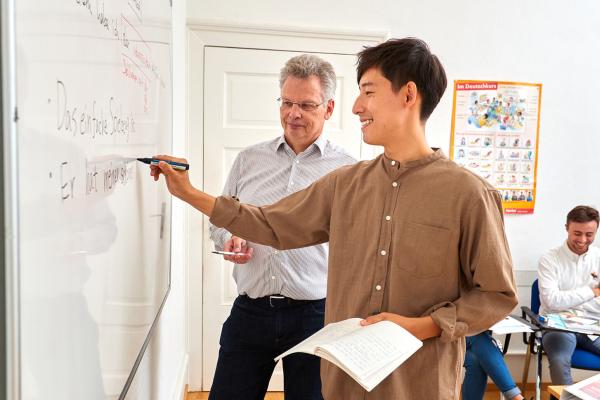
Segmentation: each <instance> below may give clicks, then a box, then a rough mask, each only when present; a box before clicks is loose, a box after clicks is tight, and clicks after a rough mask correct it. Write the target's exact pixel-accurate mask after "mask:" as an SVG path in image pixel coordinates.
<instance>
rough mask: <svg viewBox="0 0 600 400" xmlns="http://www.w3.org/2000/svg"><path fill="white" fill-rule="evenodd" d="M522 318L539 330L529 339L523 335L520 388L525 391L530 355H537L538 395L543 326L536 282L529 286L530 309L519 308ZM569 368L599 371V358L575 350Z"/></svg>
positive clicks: (537, 390) (537, 391) (540, 375)
mask: <svg viewBox="0 0 600 400" xmlns="http://www.w3.org/2000/svg"><path fill="white" fill-rule="evenodd" d="M521 311H522V315H523V318H529V320H530V321H531V322H532V323H533V324H534V325H536V326H538V327H539V328H540V330H538V331H537V332H534V333H530V334H529V337H527V336H526V335H525V334H524V335H523V336H524V341H525V344H527V345H528V346H527V354H526V356H525V364H524V365H523V382H522V387H523V390H525V386H526V384H527V377H528V376H529V362H530V358H531V354H537V364H538V367H537V374H536V393H539V390H540V388H541V381H542V351H543V349H542V331H543V329H544V328H543V325H542V323H541V322H540V321H539V319H538V317H539V316H538V313H539V311H540V288H539V286H538V280H537V279H536V280H535V281H533V284H532V285H531V308H529V307H526V306H522V307H521ZM571 368H575V369H584V370H591V371H600V356H597V355H596V354H594V353H590V352H589V351H586V350H583V349H579V348H576V349H575V352H574V353H573V356H572V357H571Z"/></svg>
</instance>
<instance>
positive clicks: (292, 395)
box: [209, 296, 325, 400]
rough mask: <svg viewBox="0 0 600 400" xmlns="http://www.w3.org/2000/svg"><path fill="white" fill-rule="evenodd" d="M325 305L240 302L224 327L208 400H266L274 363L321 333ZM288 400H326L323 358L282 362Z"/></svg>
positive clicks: (301, 357) (317, 302) (242, 299)
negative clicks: (277, 358)
mask: <svg viewBox="0 0 600 400" xmlns="http://www.w3.org/2000/svg"><path fill="white" fill-rule="evenodd" d="M324 315H325V299H322V300H314V301H308V300H307V301H294V300H289V299H283V300H277V299H269V297H268V296H267V297H263V298H259V299H251V298H249V297H247V296H238V298H237V299H236V300H235V302H234V303H233V308H232V309H231V314H230V315H229V318H228V319H227V320H226V321H225V323H224V324H223V329H222V330H221V339H220V345H221V348H220V350H219V359H218V361H217V369H216V372H215V378H214V380H213V384H212V387H211V390H210V394H209V400H263V399H264V398H265V393H266V391H267V386H268V385H269V380H270V378H271V375H272V374H273V369H274V368H275V361H273V359H274V358H275V357H277V356H278V355H279V354H281V353H283V352H284V351H286V350H288V349H289V348H290V347H293V346H295V345H296V344H298V343H300V342H301V341H303V340H304V339H306V338H307V337H309V336H310V335H312V334H313V333H315V332H316V331H318V330H319V329H321V328H322V327H323V320H324ZM282 361H283V385H284V391H285V398H286V400H322V399H323V396H322V395H321V377H320V363H321V360H320V358H319V357H316V356H313V355H309V354H304V353H294V354H292V355H289V356H287V357H285V358H284V359H283V360H282Z"/></svg>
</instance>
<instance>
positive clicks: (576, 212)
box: [567, 206, 600, 225]
mask: <svg viewBox="0 0 600 400" xmlns="http://www.w3.org/2000/svg"><path fill="white" fill-rule="evenodd" d="M590 221H596V224H600V217H599V216H598V210H596V209H595V208H594V207H590V206H577V207H575V208H574V209H572V210H571V211H569V213H568V214H567V225H568V224H569V222H590Z"/></svg>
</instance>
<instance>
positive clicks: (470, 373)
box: [462, 331, 521, 400]
mask: <svg viewBox="0 0 600 400" xmlns="http://www.w3.org/2000/svg"><path fill="white" fill-rule="evenodd" d="M466 340H467V352H466V353H465V369H466V373H465V380H464V381H463V384H462V398H463V400H481V399H483V395H484V393H485V389H486V386H487V378H488V376H489V377H490V378H492V381H494V383H495V384H496V386H498V388H499V389H500V391H501V392H502V394H503V395H504V397H505V398H507V399H510V398H513V397H514V396H516V395H518V394H519V393H521V391H520V390H519V388H518V387H517V385H516V384H515V381H514V380H513V378H512V376H511V375H510V371H509V370H508V367H507V366H506V364H505V363H504V358H503V357H502V353H501V352H500V349H499V348H498V347H497V346H496V344H495V343H494V341H493V340H492V335H491V334H490V332H489V331H487V332H482V333H480V334H479V335H476V336H469V337H467V339H466Z"/></svg>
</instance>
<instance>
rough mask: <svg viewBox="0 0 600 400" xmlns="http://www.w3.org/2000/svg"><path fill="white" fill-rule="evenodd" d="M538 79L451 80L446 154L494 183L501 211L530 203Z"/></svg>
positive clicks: (524, 210) (525, 208)
mask: <svg viewBox="0 0 600 400" xmlns="http://www.w3.org/2000/svg"><path fill="white" fill-rule="evenodd" d="M541 95H542V85H541V84H539V83H516V82H496V81H471V80H457V81H454V103H453V109H452V131H451V136H450V158H451V159H452V160H454V161H455V162H456V163H458V164H459V165H461V166H463V167H465V168H467V169H469V170H471V171H473V172H474V173H476V174H478V175H479V176H481V177H482V178H483V179H485V180H486V181H487V182H489V183H490V184H491V185H492V186H494V187H496V188H497V189H498V191H499V192H500V195H501V197H502V206H503V208H504V212H505V213H506V214H531V213H533V209H534V206H535V196H536V189H535V188H536V176H537V149H538V139H539V125H540V101H541Z"/></svg>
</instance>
